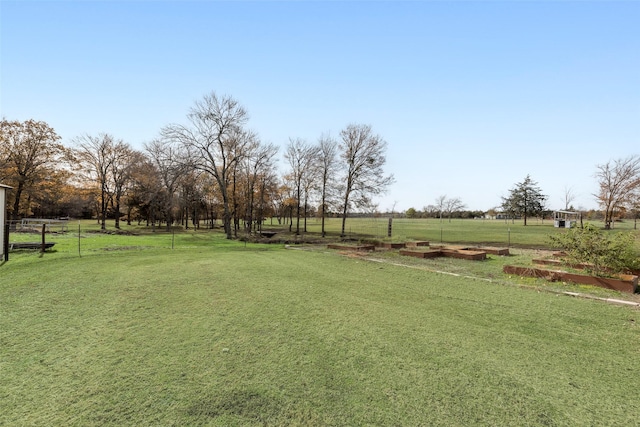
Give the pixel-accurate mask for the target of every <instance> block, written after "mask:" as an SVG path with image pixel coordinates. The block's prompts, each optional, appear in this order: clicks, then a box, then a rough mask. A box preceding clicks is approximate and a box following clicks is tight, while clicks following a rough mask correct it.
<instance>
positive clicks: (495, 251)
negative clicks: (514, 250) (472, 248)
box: [476, 247, 509, 256]
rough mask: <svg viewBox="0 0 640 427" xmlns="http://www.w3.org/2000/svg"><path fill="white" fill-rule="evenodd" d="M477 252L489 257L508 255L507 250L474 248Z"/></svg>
mask: <svg viewBox="0 0 640 427" xmlns="http://www.w3.org/2000/svg"><path fill="white" fill-rule="evenodd" d="M476 249H477V250H479V251H484V252H486V253H488V254H491V255H500V256H507V255H509V248H483V247H480V248H476Z"/></svg>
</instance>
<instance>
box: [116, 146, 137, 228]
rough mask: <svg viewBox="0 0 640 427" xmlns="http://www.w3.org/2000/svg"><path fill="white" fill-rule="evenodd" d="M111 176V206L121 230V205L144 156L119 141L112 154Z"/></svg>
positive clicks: (117, 226)
mask: <svg viewBox="0 0 640 427" xmlns="http://www.w3.org/2000/svg"><path fill="white" fill-rule="evenodd" d="M111 156H112V158H111V161H110V162H109V163H110V168H109V175H110V178H111V181H112V187H111V188H112V191H111V194H110V196H111V197H110V200H111V205H112V208H113V212H114V215H115V228H117V229H119V228H120V205H121V202H122V198H123V196H124V195H125V192H126V191H127V190H128V189H129V184H130V183H131V182H132V181H133V177H132V173H133V171H134V168H135V167H136V165H138V164H140V163H141V162H142V161H143V155H142V153H140V152H139V151H136V150H134V149H133V148H132V147H131V146H130V145H129V144H126V143H124V142H122V141H118V142H117V143H116V145H115V146H114V147H113V151H112V152H111Z"/></svg>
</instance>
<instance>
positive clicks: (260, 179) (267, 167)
mask: <svg viewBox="0 0 640 427" xmlns="http://www.w3.org/2000/svg"><path fill="white" fill-rule="evenodd" d="M277 153H278V147H277V146H275V145H273V144H266V145H263V144H256V145H255V146H254V147H253V148H252V149H251V150H248V153H247V156H246V157H245V159H244V161H243V162H242V163H243V165H244V175H245V177H244V180H245V192H246V194H245V203H246V206H245V208H246V213H245V221H246V226H247V227H248V228H249V232H251V227H252V225H253V222H254V217H255V215H256V214H257V216H258V218H259V221H258V222H259V224H261V223H262V215H263V213H262V211H263V208H264V199H265V196H266V184H267V181H268V179H269V177H270V176H271V172H272V169H273V161H274V157H275V156H276V154H277ZM256 187H258V188H257V191H256ZM256 192H257V193H258V199H259V203H258V205H259V207H260V208H259V209H256V203H255V197H256ZM256 210H257V211H258V212H256Z"/></svg>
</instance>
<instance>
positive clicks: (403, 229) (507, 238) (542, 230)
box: [307, 218, 640, 247]
mask: <svg viewBox="0 0 640 427" xmlns="http://www.w3.org/2000/svg"><path fill="white" fill-rule="evenodd" d="M325 221H326V225H325V227H326V230H327V231H328V232H329V233H330V234H331V235H333V236H335V235H339V233H340V227H341V225H342V222H341V221H342V220H341V219H339V218H330V219H327V220H325ZM585 222H586V221H585ZM320 224H321V222H320V220H318V219H316V218H312V219H309V220H307V231H308V232H310V233H319V232H320V230H321V225H320ZM346 224H347V226H346V230H345V232H346V234H347V237H351V238H356V239H358V238H374V239H379V240H394V241H405V240H428V241H431V242H435V243H440V242H442V243H467V244H469V243H474V244H491V245H497V246H521V247H522V246H524V247H548V246H549V241H548V236H549V235H552V234H557V233H564V232H566V230H565V229H559V228H555V227H554V226H553V221H550V220H545V221H540V220H538V219H535V218H534V219H529V221H528V225H527V226H526V227H525V226H524V225H523V221H522V220H517V221H504V220H488V219H487V220H484V219H452V220H451V221H449V220H448V219H443V220H442V221H440V220H439V219H406V218H395V219H393V220H392V236H391V239H389V238H388V236H387V232H388V225H389V219H388V218H348V219H347V223H346ZM594 224H596V225H598V226H602V223H601V222H594ZM633 227H634V224H633V221H626V222H620V223H616V224H615V229H614V230H613V232H616V231H633ZM639 235H640V234H639Z"/></svg>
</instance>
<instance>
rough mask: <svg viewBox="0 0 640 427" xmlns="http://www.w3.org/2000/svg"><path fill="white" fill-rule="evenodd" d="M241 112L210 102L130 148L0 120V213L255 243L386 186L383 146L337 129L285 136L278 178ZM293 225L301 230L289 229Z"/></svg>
mask: <svg viewBox="0 0 640 427" xmlns="http://www.w3.org/2000/svg"><path fill="white" fill-rule="evenodd" d="M248 121H249V115H248V112H247V110H246V109H245V108H244V107H243V106H242V105H241V104H240V103H239V102H238V101H237V100H236V99H234V98H233V97H231V96H226V95H225V96H219V95H217V94H216V93H215V92H211V93H209V94H207V95H205V96H203V97H202V99H200V100H198V101H196V102H195V103H194V105H193V106H192V107H191V108H190V109H189V111H188V112H187V114H186V119H185V121H184V122H183V123H172V124H168V125H166V126H164V127H163V128H162V129H160V130H159V132H158V135H157V136H156V137H155V138H154V139H152V140H151V141H149V142H146V143H145V144H144V149H143V150H136V149H134V148H133V147H132V145H131V144H130V143H128V142H125V141H123V140H122V139H118V138H117V137H115V136H113V135H111V134H109V133H100V134H97V135H89V134H84V135H79V136H77V137H75V138H73V140H71V141H70V144H68V145H66V144H62V143H61V142H60V139H61V138H60V137H59V136H58V135H57V134H56V132H55V130H54V129H53V128H52V127H51V126H49V125H48V124H47V123H45V122H42V121H36V120H27V121H24V122H20V121H9V120H6V119H3V120H2V121H1V122H0V182H2V183H3V184H6V185H9V186H11V187H13V190H12V191H10V192H9V194H8V211H9V213H10V217H11V219H13V220H18V219H20V218H25V217H68V216H71V217H83V218H97V219H98V221H99V222H100V224H101V228H102V229H105V228H106V220H107V218H113V219H115V227H116V228H120V221H121V220H124V221H127V223H129V224H130V223H131V222H132V221H138V223H141V222H146V224H148V225H150V226H152V227H156V226H160V225H161V224H162V225H163V226H165V227H167V228H170V227H171V226H172V225H174V224H181V225H183V226H185V227H187V228H188V227H189V224H191V226H193V227H200V226H201V223H203V224H202V225H203V226H206V227H214V225H215V224H216V223H217V222H218V221H220V223H221V226H222V227H223V229H224V232H225V234H226V236H227V238H229V239H231V238H233V237H236V236H237V234H238V232H239V231H240V230H241V229H243V228H244V232H248V233H252V232H256V233H259V232H260V231H261V229H262V226H263V224H264V221H265V219H266V218H276V219H277V221H278V222H279V223H280V224H285V225H286V224H288V225H289V229H290V231H295V232H296V233H300V232H301V231H305V229H306V219H307V217H309V216H310V215H318V216H319V217H320V218H322V234H323V235H324V234H325V230H324V218H325V217H327V216H328V215H336V216H338V215H339V216H341V217H342V235H344V230H345V223H346V219H347V217H348V216H349V214H350V213H351V212H353V211H356V210H363V209H366V208H367V207H371V206H372V205H373V197H374V196H376V195H379V194H381V193H383V192H385V191H386V189H387V187H388V186H389V185H390V184H391V183H392V182H393V176H392V175H388V174H385V171H384V166H385V163H386V149H387V142H386V141H385V140H384V139H383V138H382V137H381V136H380V135H377V134H375V133H374V132H373V130H372V128H371V126H370V125H366V124H349V125H347V126H346V127H345V128H344V129H343V130H341V131H340V133H339V135H338V137H337V138H333V137H331V136H330V135H328V134H326V135H321V136H320V137H319V139H318V141H316V142H315V143H310V142H308V141H306V140H304V139H301V138H290V139H289V141H288V143H287V144H286V148H285V152H284V155H283V159H284V160H285V163H286V167H285V168H284V170H283V172H281V171H280V170H279V168H278V167H277V162H278V155H279V148H278V146H276V145H274V144H273V143H265V142H263V141H261V139H260V137H259V135H258V134H257V133H255V132H253V131H251V130H249V129H248V128H247V124H248ZM301 220H302V221H303V222H302V224H301Z"/></svg>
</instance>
